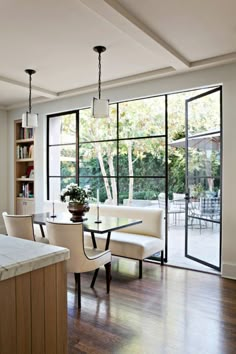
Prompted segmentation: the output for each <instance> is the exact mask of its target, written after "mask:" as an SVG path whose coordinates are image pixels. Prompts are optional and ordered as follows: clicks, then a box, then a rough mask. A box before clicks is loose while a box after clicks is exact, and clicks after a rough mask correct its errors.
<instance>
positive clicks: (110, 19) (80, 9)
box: [0, 0, 236, 109]
mask: <svg viewBox="0 0 236 354" xmlns="http://www.w3.org/2000/svg"><path fill="white" fill-rule="evenodd" d="M235 13H236V1H235V0H224V1H222V0H199V1H193V0H174V1H173V0H165V1H163V0H145V1H144V0H118V1H117V0H40V1H38V0H21V1H19V0H1V2H0V48H1V60H0V63H1V64H0V108H2V109H11V108H14V107H17V106H21V105H22V104H26V103H27V100H28V75H27V74H25V72H24V70H25V69H35V70H36V71H37V72H36V74H35V75H34V76H33V77H32V86H33V90H32V96H33V100H34V101H43V100H48V99H56V98H59V97H65V96H69V95H74V94H78V93H80V92H81V93H82V92H92V91H94V90H95V91H96V90H97V80H98V57H97V53H95V52H94V51H93V47H94V46H96V45H104V46H106V47H107V51H106V52H105V53H103V54H102V87H103V88H105V87H111V86H114V85H120V84H124V83H126V82H135V81H139V80H143V79H145V78H154V77H158V76H163V75H170V74H172V73H176V72H182V71H188V70H196V69H200V68H202V67H206V66H212V65H219V64H222V63H228V62H231V61H236V19H235V18H236V17H235Z"/></svg>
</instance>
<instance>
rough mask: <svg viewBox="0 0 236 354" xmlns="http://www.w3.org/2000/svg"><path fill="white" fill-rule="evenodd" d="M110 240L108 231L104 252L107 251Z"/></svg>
mask: <svg viewBox="0 0 236 354" xmlns="http://www.w3.org/2000/svg"><path fill="white" fill-rule="evenodd" d="M110 238H111V231H109V232H108V233H107V242H106V247H105V250H108V249H109V244H110Z"/></svg>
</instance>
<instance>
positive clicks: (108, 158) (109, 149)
mask: <svg viewBox="0 0 236 354" xmlns="http://www.w3.org/2000/svg"><path fill="white" fill-rule="evenodd" d="M116 158H117V144H116V142H100V143H88V144H81V145H80V148H79V171H80V176H102V175H104V176H115V175H116V170H117V168H116Z"/></svg>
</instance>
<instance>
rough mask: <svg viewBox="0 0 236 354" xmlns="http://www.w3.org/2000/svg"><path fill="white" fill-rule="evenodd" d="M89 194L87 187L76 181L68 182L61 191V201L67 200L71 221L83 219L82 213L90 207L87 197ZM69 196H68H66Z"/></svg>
mask: <svg viewBox="0 0 236 354" xmlns="http://www.w3.org/2000/svg"><path fill="white" fill-rule="evenodd" d="M90 195H91V191H90V189H89V188H82V187H80V186H78V184H76V183H70V184H68V186H66V188H64V189H63V190H62V191H61V201H62V202H66V201H68V199H69V201H68V210H69V212H70V213H71V214H72V217H71V219H70V220H71V221H74V222H80V221H83V220H84V218H83V216H84V213H86V212H88V211H89V209H90V207H89V203H88V199H89V197H90ZM68 197H69V198H68Z"/></svg>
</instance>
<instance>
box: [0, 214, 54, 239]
mask: <svg viewBox="0 0 236 354" xmlns="http://www.w3.org/2000/svg"><path fill="white" fill-rule="evenodd" d="M2 216H3V220H4V224H5V227H6V232H7V235H8V236H13V237H19V238H23V239H25V240H30V241H36V242H42V243H49V241H48V239H47V238H46V237H38V236H35V233H34V226H33V217H32V215H9V214H8V213H7V212H5V211H4V212H3V213H2Z"/></svg>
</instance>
